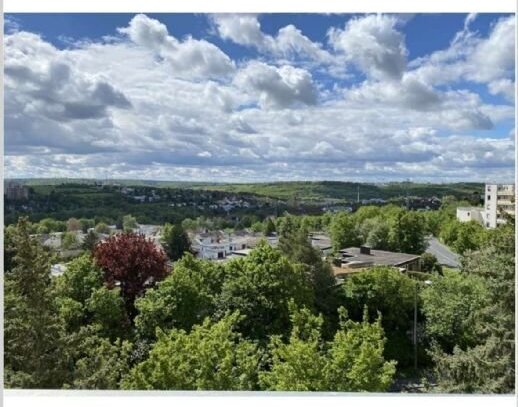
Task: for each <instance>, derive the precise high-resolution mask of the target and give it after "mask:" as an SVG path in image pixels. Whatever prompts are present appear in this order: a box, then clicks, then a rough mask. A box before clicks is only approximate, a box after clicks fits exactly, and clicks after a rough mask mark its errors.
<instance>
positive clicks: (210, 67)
mask: <svg viewBox="0 0 518 407" xmlns="http://www.w3.org/2000/svg"><path fill="white" fill-rule="evenodd" d="M118 31H119V32H120V33H122V34H125V35H127V36H128V37H129V38H130V39H131V41H133V42H134V43H135V44H137V45H139V46H142V47H145V48H149V49H150V50H152V51H154V52H156V53H157V54H158V55H159V56H160V57H162V58H164V60H165V61H167V62H168V63H169V64H170V65H171V68H172V69H171V74H172V75H175V76H179V77H194V78H196V77H210V78H218V77H221V76H226V75H229V74H231V73H232V72H233V71H234V69H235V66H234V63H233V61H232V60H231V59H230V58H229V57H228V56H227V55H226V54H225V53H224V52H223V51H221V50H220V49H219V48H218V47H216V46H215V45H213V44H211V43H209V42H207V41H205V40H196V39H193V38H191V37H188V38H187V39H186V40H184V41H179V40H177V39H176V38H174V37H173V36H171V35H169V33H168V31H167V27H166V26H165V25H164V24H162V23H161V22H159V21H158V20H155V19H153V18H149V17H147V16H145V15H144V14H138V15H136V16H135V17H133V18H132V20H131V21H130V23H129V25H128V27H123V28H119V29H118Z"/></svg>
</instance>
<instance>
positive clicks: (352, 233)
mask: <svg viewBox="0 0 518 407" xmlns="http://www.w3.org/2000/svg"><path fill="white" fill-rule="evenodd" d="M329 229H330V233H331V240H332V242H333V250H334V251H335V252H337V251H339V250H341V249H345V248H347V247H351V246H357V245H358V244H359V243H360V241H359V238H358V235H359V233H358V231H357V228H356V222H355V221H354V218H353V217H352V215H349V214H348V213H346V212H339V213H338V214H336V215H335V216H334V217H333V220H332V221H331V225H330V227H329Z"/></svg>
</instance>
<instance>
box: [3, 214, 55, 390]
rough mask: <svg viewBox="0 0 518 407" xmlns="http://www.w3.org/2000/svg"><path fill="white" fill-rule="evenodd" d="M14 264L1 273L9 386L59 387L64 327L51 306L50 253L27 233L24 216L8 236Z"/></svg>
mask: <svg viewBox="0 0 518 407" xmlns="http://www.w3.org/2000/svg"><path fill="white" fill-rule="evenodd" d="M12 239H13V241H12V244H13V247H14V250H15V256H14V258H13V268H12V269H11V272H10V273H8V274H5V286H4V295H5V297H4V317H5V323H4V340H5V342H4V364H5V372H4V374H5V376H4V380H5V385H6V387H9V388H13V387H14V388H59V387H61V385H62V382H63V380H64V377H65V369H64V365H63V361H62V359H61V354H62V351H63V347H62V345H63V343H62V336H61V334H62V330H61V326H60V324H59V318H58V316H57V312H56V310H55V308H54V306H53V298H52V294H51V282H50V265H51V264H52V261H53V258H52V256H51V255H50V254H49V253H48V252H47V251H46V250H44V249H43V247H42V246H41V245H40V244H39V243H37V242H36V241H35V240H33V239H31V237H30V224H29V222H28V220H27V218H21V219H20V220H19V221H18V224H17V227H16V231H15V232H14V233H13V236H12Z"/></svg>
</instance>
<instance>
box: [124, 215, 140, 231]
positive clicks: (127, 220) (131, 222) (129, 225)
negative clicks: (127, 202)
mask: <svg viewBox="0 0 518 407" xmlns="http://www.w3.org/2000/svg"><path fill="white" fill-rule="evenodd" d="M136 228H137V219H136V218H135V217H134V216H131V215H125V216H123V217H122V229H123V230H124V231H125V232H130V231H132V230H133V229H136Z"/></svg>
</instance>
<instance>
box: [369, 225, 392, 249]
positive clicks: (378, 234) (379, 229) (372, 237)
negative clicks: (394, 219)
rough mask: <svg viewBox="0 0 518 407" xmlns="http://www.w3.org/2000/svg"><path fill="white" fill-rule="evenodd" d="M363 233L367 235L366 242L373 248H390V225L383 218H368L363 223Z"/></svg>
mask: <svg viewBox="0 0 518 407" xmlns="http://www.w3.org/2000/svg"><path fill="white" fill-rule="evenodd" d="M362 234H363V236H365V243H366V244H367V245H368V246H370V247H371V248H373V249H378V250H388V249H389V248H390V245H389V234H390V225H389V224H388V222H387V221H386V220H385V219H383V218H381V217H376V218H371V219H366V220H365V221H364V222H363V223H362Z"/></svg>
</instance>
